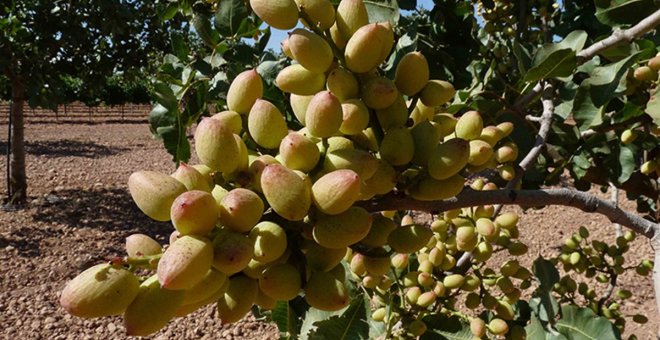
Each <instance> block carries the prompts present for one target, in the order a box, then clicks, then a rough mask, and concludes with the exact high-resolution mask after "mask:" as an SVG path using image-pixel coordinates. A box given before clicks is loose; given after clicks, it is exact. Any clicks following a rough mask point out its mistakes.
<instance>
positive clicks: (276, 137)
mask: <svg viewBox="0 0 660 340" xmlns="http://www.w3.org/2000/svg"><path fill="white" fill-rule="evenodd" d="M248 131H250V136H252V138H253V139H254V141H255V142H256V143H257V144H259V145H260V146H262V147H264V148H266V149H276V148H278V147H279V146H280V142H281V141H282V138H284V136H286V135H287V134H288V132H289V130H288V128H287V126H286V121H285V120H284V116H283V115H282V112H280V110H279V109H278V108H277V107H276V106H275V105H273V104H271V103H270V102H268V101H266V100H262V99H258V100H257V101H256V102H255V103H254V105H253V106H252V109H251V110H250V113H249V115H248Z"/></svg>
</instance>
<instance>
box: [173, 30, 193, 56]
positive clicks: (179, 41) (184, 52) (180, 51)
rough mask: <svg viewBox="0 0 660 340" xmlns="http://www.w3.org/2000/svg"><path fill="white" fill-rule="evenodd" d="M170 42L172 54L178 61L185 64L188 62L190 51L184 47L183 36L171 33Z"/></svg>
mask: <svg viewBox="0 0 660 340" xmlns="http://www.w3.org/2000/svg"><path fill="white" fill-rule="evenodd" d="M170 39H171V40H172V53H174V55H176V57H177V58H179V60H181V61H184V62H186V61H187V60H188V55H189V54H190V49H189V48H188V45H186V42H185V40H184V39H183V36H182V35H181V34H180V33H178V32H172V34H171V35H170Z"/></svg>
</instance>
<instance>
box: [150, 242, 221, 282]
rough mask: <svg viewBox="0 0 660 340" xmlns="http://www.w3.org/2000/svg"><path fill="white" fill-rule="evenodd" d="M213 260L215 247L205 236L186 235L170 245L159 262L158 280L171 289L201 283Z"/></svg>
mask: <svg viewBox="0 0 660 340" xmlns="http://www.w3.org/2000/svg"><path fill="white" fill-rule="evenodd" d="M212 262H213V247H212V246H211V242H210V241H209V240H208V239H206V238H205V237H201V236H191V235H186V236H182V237H180V238H179V239H178V240H176V242H174V243H173V244H171V245H170V247H169V248H167V250H166V251H165V253H164V254H163V257H161V259H160V261H159V262H158V270H157V275H158V281H159V282H160V283H161V284H162V286H163V288H166V289H170V290H179V289H189V288H192V287H193V286H194V285H196V284H197V283H199V282H200V281H201V280H202V279H203V278H204V276H205V275H206V273H207V272H208V270H209V269H210V268H211V263H212Z"/></svg>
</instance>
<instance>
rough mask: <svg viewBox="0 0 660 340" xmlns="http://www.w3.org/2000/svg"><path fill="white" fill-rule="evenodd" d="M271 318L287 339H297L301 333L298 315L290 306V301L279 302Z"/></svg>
mask: <svg viewBox="0 0 660 340" xmlns="http://www.w3.org/2000/svg"><path fill="white" fill-rule="evenodd" d="M271 318H272V319H273V321H274V322H275V324H276V325H277V328H278V329H279V330H280V334H281V336H282V337H285V338H297V336H298V331H299V326H300V325H299V322H298V319H299V318H298V315H296V313H295V311H293V309H292V308H291V307H290V306H289V302H288V301H277V304H276V305H275V308H274V309H273V311H272V312H271Z"/></svg>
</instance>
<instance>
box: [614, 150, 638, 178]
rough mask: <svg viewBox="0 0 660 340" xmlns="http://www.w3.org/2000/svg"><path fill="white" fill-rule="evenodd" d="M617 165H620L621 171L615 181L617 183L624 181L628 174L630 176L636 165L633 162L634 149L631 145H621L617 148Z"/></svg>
mask: <svg viewBox="0 0 660 340" xmlns="http://www.w3.org/2000/svg"><path fill="white" fill-rule="evenodd" d="M619 165H620V166H621V172H620V173H619V178H617V181H618V182H619V183H624V182H626V181H627V180H628V179H630V176H632V174H633V172H634V171H635V167H636V166H637V164H636V162H635V150H633V146H631V145H621V148H620V149H619Z"/></svg>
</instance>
